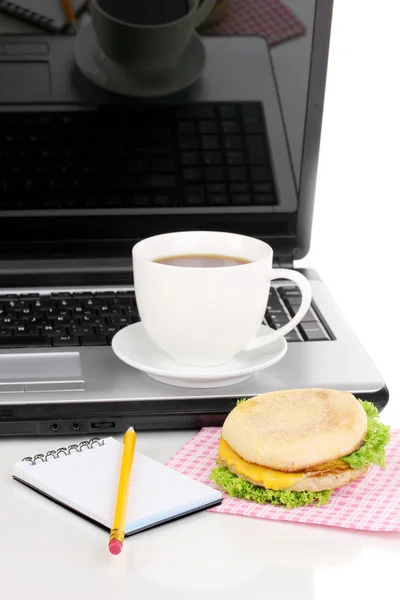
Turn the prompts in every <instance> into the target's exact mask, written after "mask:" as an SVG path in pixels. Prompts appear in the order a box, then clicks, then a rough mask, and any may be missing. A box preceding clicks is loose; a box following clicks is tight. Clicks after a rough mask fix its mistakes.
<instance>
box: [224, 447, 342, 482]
mask: <svg viewBox="0 0 400 600" xmlns="http://www.w3.org/2000/svg"><path fill="white" fill-rule="evenodd" d="M219 457H220V459H221V460H223V461H224V463H225V464H226V465H227V467H228V468H229V469H230V470H231V471H232V472H233V473H236V474H237V475H241V476H242V477H243V478H245V479H248V480H249V481H251V482H252V483H254V485H261V486H263V487H265V488H267V489H270V490H286V489H288V488H290V487H291V486H292V485H294V484H295V483H296V482H297V481H300V479H303V478H304V477H313V476H318V475H325V474H326V473H327V472H330V473H338V472H340V471H345V470H346V469H348V468H349V465H348V464H347V463H346V462H345V461H343V460H340V458H338V459H336V460H332V461H330V462H327V463H325V464H323V465H320V466H318V467H312V468H310V469H306V470H305V471H300V472H297V473H287V472H284V471H275V470H274V469H269V468H268V467H263V466H262V465H256V464H254V463H249V462H247V461H246V460H244V459H243V458H241V457H240V456H239V454H237V453H236V452H235V451H234V450H233V449H232V448H231V447H230V446H229V444H228V443H227V442H226V441H225V440H224V439H223V438H221V439H220V442H219Z"/></svg>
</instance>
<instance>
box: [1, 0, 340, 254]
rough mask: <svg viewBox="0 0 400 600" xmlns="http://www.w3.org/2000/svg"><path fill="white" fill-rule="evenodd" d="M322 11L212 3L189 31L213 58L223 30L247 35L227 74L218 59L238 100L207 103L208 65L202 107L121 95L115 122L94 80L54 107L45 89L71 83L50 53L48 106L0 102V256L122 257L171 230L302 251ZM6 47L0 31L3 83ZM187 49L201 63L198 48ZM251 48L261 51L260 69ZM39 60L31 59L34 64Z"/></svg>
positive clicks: (324, 6) (305, 6) (322, 59)
mask: <svg viewBox="0 0 400 600" xmlns="http://www.w3.org/2000/svg"><path fill="white" fill-rule="evenodd" d="M330 11H331V2H326V1H325V0H301V2H299V1H298V0H268V1H266V0H217V2H216V5H215V7H214V9H213V11H212V12H211V14H210V15H209V16H208V17H207V18H206V20H205V21H203V22H202V24H201V26H200V28H199V29H198V35H199V37H200V39H201V38H203V37H204V43H205V44H206V45H207V44H208V43H209V42H208V41H207V40H208V38H210V39H211V38H213V39H215V38H218V40H217V43H216V44H215V43H214V42H212V43H213V44H214V46H212V50H210V52H212V53H214V54H212V56H213V57H215V58H218V56H220V53H218V48H219V47H221V46H218V44H220V43H223V40H226V42H227V43H232V40H230V39H229V38H231V36H239V37H242V38H243V39H244V38H247V39H248V40H251V38H252V36H257V38H259V41H258V45H257V44H256V45H254V48H253V47H252V46H251V45H250V41H249V42H248V45H247V46H246V45H243V46H242V47H243V52H242V55H241V57H240V60H238V63H237V71H236V72H235V70H234V69H235V65H234V64H229V68H228V63H226V69H225V68H224V66H223V62H222V59H221V63H218V65H220V64H221V66H220V67H218V68H220V73H219V75H220V79H221V84H220V86H221V89H222V90H223V87H222V86H223V85H224V83H223V82H224V81H225V84H226V89H227V90H229V89H230V87H229V85H230V84H229V81H228V79H229V77H230V78H231V80H232V81H233V80H234V81H235V86H236V88H235V87H234V86H233V87H232V86H231V87H232V89H236V90H237V89H240V88H241V89H242V90H243V101H241V96H240V93H239V94H238V93H237V92H236V95H235V94H234V93H233V95H232V97H230V95H229V92H226V96H224V95H223V93H220V94H219V95H218V94H217V95H216V96H215V99H214V97H213V95H212V93H211V92H209V90H208V91H207V86H206V85H203V84H202V83H201V77H203V78H204V77H206V74H207V68H210V67H206V69H205V70H204V73H205V75H204V73H203V74H202V75H201V76H200V80H199V81H196V84H195V87H194V88H193V89H200V90H201V93H200V99H201V102H198V98H197V97H196V96H195V95H194V96H192V99H193V98H194V100H195V104H196V107H195V109H193V108H192V109H191V110H192V112H187V108H188V107H187V104H186V102H187V100H185V101H183V100H180V98H181V96H179V94H178V95H177V96H174V95H172V96H171V97H172V101H171V100H170V98H168V100H167V102H166V103H165V106H168V110H167V111H166V112H165V113H164V112H163V108H162V107H161V106H160V105H163V104H164V103H163V100H162V94H161V101H159V99H158V100H156V105H155V106H154V105H153V104H152V103H151V102H150V101H147V100H146V99H145V100H144V101H143V98H142V99H140V100H139V101H137V98H135V99H132V98H130V97H129V94H126V95H125V97H122V96H121V95H120V94H119V95H118V102H120V104H121V110H123V111H125V113H124V114H125V116H124V119H125V120H124V127H123V128H121V123H119V124H118V127H117V126H116V125H115V123H116V119H117V118H118V115H120V114H122V113H121V112H120V110H119V108H118V103H117V108H115V105H114V102H113V101H110V102H109V98H113V97H114V96H113V95H109V96H105V98H106V100H105V101H104V98H103V97H102V96H101V91H100V87H101V85H99V86H97V91H96V92H93V90H94V87H93V85H92V84H93V81H92V82H91V83H90V84H89V85H92V87H89V85H88V82H86V83H85V85H87V86H88V87H87V89H88V92H87V94H88V95H87V96H86V97H85V92H82V93H81V98H80V102H75V103H74V102H72V101H69V102H68V104H67V103H62V102H61V101H60V98H59V97H57V93H60V92H58V91H57V89H56V87H57V85H58V86H60V89H61V88H62V87H63V86H64V88H66V87H67V83H68V85H71V88H70V89H73V86H74V82H72V84H71V82H69V77H67V78H66V81H64V82H63V84H62V85H61V84H60V83H59V81H60V77H59V75H57V77H56V74H55V71H57V70H58V71H60V70H61V71H62V69H61V67H60V65H58V66H57V67H55V66H54V65H55V63H54V60H55V59H54V55H55V51H54V52H53V50H52V51H51V52H53V54H52V55H51V57H50V60H49V64H50V67H49V68H50V70H51V79H50V80H49V86H50V87H49V89H50V90H52V93H53V96H54V103H53V104H52V102H51V101H50V102H49V101H48V98H47V99H46V103H44V102H43V103H42V104H41V102H40V97H39V96H40V93H39V92H38V99H37V101H36V100H35V101H33V102H32V98H30V102H29V106H27V107H25V108H24V107H22V108H21V107H19V108H18V110H17V111H15V106H16V104H17V102H14V103H11V102H10V103H9V105H8V106H7V105H6V103H5V102H3V105H1V102H0V122H1V126H0V156H1V161H2V162H1V165H0V224H1V225H2V236H1V237H2V239H1V241H0V260H8V259H25V258H27V257H30V258H38V259H39V258H40V259H41V258H54V259H58V258H65V257H68V258H70V257H73V258H74V257H75V258H82V257H90V258H99V257H105V256H106V257H120V256H129V255H130V251H131V247H132V245H133V244H134V243H135V242H136V241H138V240H139V239H141V238H143V237H147V236H150V235H154V234H158V233H163V232H165V231H174V230H179V229H219V230H228V231H236V232H240V233H244V234H248V235H254V236H256V237H260V238H263V239H265V240H267V241H269V242H270V243H271V244H272V245H273V246H274V248H275V250H276V251H277V252H279V250H280V248H281V247H285V249H289V251H292V250H294V249H295V248H299V247H301V246H302V247H303V248H304V249H306V248H307V244H308V241H309V236H310V221H311V212H312V205H313V198H314V186H315V178H316V168H317V162H318V147H319V136H320V128H321V120H322V108H323V95H324V86H325V74H326V63H327V53H328V45H329V31H330V18H331V14H330ZM78 35H79V34H78ZM206 38H207V39H206ZM260 38H261V40H262V44H263V45H264V46H265V47H261V45H260V44H261V42H260ZM6 41H7V40H6ZM66 43H67V41H65V42H64V44H66ZM68 43H71V42H70V41H69V40H68ZM53 45H54V43H53ZM8 46H10V47H11V45H10V44H6V43H5V42H4V40H3V41H2V39H1V37H0V67H1V68H2V69H3V71H4V72H5V73H6V76H7V77H8V78H9V80H10V81H12V78H13V77H14V78H15V77H16V74H17V70H13V69H11V67H10V59H9V58H8V57H6V56H5V54H6V49H7V47H8ZM50 47H51V48H53V46H51V41H50ZM70 47H71V46H70ZM226 47H227V46H226ZM199 48H200V49H199ZM210 48H211V46H210ZM239 48H240V47H239V46H237V51H238V52H239V51H240V50H239ZM192 50H193V54H192V56H195V53H196V52H198V53H199V58H198V60H199V61H201V47H200V46H199V47H198V48H197V50H196V45H194V46H193V49H192ZM57 51H58V50H57ZM245 53H247V54H248V56H244V54H245ZM252 53H253V54H252ZM257 53H258V54H260V53H264V56H265V58H264V60H265V65H266V66H265V71H264V70H263V69H264V67H263V66H260V65H261V64H262V63H261V62H260V61H258V59H257V56H258V54H257ZM260 55H261V54H260ZM210 56H211V54H209V55H208V58H209V57H210ZM238 56H239V55H238ZM253 56H254V58H253ZM6 59H7V60H6ZM12 60H13V61H14V62H15V57H13V59H12ZM44 60H45V59H44V57H43V56H42V57H40V60H39V59H38V57H36V58H35V68H36V69H37V67H38V65H44V64H45V62H43V61H44ZM57 60H61V59H60V58H58V59H57ZM193 60H194V58H193ZM225 60H227V59H225ZM246 60H247V63H246ZM51 61H53V63H52V62H51ZM241 61H242V62H241ZM214 62H215V65H216V64H217V60H215V61H214ZM228 62H229V61H228ZM233 62H234V61H233ZM20 64H21V65H22V64H23V65H24V68H25V69H26V68H27V67H26V63H25V62H24V63H23V62H21V63H20ZM246 64H247V66H248V68H247V72H243V65H246ZM215 65H214V70H215V69H217V66H215ZM252 66H254V69H252ZM32 68H33V65H32ZM42 68H44V66H43V67H42ZM104 68H105V67H104ZM14 69H15V65H14ZM256 69H258V70H257V71H255V70H256ZM81 71H82V69H81ZM225 71H226V72H225ZM0 72H1V71H0ZM49 72H50V71H49ZM182 72H183V67H182ZM269 72H270V75H268V73H269ZM229 73H230V75H229ZM217 75H218V74H217ZM74 77H77V78H78V77H82V72H80V73H75V72H74ZM224 77H225V80H224ZM268 77H270V79H268ZM217 78H218V77H217ZM17 79H18V81H19V86H21V78H19V77H17ZM67 79H68V81H67ZM257 81H259V82H261V84H260V86H259V89H260V90H262V84H263V82H264V87H265V88H267V87H269V91H268V90H267V91H268V93H271V94H272V95H271V96H270V98H271V99H272V100H271V103H270V104H268V93H266V94H265V98H261V95H262V94H261V95H260V96H257V94H256V93H254V94H253V95H252V92H251V91H250V92H249V91H248V90H249V89H250V90H251V89H252V87H251V86H252V85H253V87H254V90H256V89H257V85H256V84H255V82H257ZM252 82H253V83H252ZM115 85H118V82H117V84H115ZM196 85H197V88H196ZM202 85H203V88H201V86H202ZM214 87H215V86H214ZM272 87H273V88H274V89H273V90H272ZM210 88H212V86H210ZM30 89H31V90H32V89H33V88H32V86H31V88H30ZM82 89H86V88H82ZM190 89H191V88H190ZM246 90H247V92H248V93H247V96H246V93H245V91H246ZM108 91H110V90H108ZM111 91H115V90H111ZM139 91H140V93H141V94H142V95H143V89H140V90H139ZM47 93H48V92H47ZM65 93H66V92H65ZM207 93H208V96H207ZM93 94H98V95H99V98H101V101H100V102H99V105H101V106H102V109H105V110H104V112H103V113H101V116H99V111H98V110H93V106H92V104H93V103H90V104H88V102H89V100H91V98H92V97H94V96H93ZM201 94H203V96H204V102H203V96H202V95H201ZM66 97H67V96H66ZM187 97H188V98H189V104H190V94H189V96H187ZM175 98H177V99H175ZM182 98H183V96H182ZM185 98H186V97H185ZM275 99H276V106H275V104H274V102H275ZM0 100H1V98H0ZM82 100H83V102H82ZM108 103H110V105H111V110H107V104H108ZM32 106H34V110H31V107H32ZM77 106H78V107H79V110H78V111H77V110H74V109H75V108H76V107H77ZM199 106H200V108H199ZM10 107H11V108H10ZM54 109H55V110H54ZM82 109H83V110H82ZM127 110H128V111H129V115H128V113H127V112H126V111H127ZM141 110H145V111H146V112H145V113H142V112H140V111H141ZM113 111H114V112H113ZM138 111H139V112H138ZM152 111H153V112H152ZM154 111H156V112H154ZM193 111H194V112H193ZM196 111H197V112H196ZM274 111H275V112H274ZM132 114H134V115H136V116H133V117H132ZM138 115H139V117H138ZM160 115H162V116H160ZM132 119H133V120H132ZM155 122H156V125H155V124H154V123H155ZM152 123H153V126H152ZM277 123H278V125H277ZM280 123H281V128H280V125H279V124H280ZM113 127H114V130H117V129H118V132H119V133H118V136H117V135H116V134H115V133H114V130H113ZM133 146H134V150H135V154H134V155H133V154H132V147H133ZM138 181H139V182H140V183H139V184H138ZM292 196H293V199H292Z"/></svg>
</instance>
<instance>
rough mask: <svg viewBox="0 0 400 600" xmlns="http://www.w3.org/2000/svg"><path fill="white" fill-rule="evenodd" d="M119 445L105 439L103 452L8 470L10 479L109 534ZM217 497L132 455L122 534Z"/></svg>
mask: <svg viewBox="0 0 400 600" xmlns="http://www.w3.org/2000/svg"><path fill="white" fill-rule="evenodd" d="M122 450H123V445H122V444H121V443H120V442H117V441H116V440H114V439H113V438H107V439H106V440H105V443H104V445H103V446H94V447H93V448H92V449H83V450H82V452H79V453H71V454H70V455H69V456H61V457H60V458H59V459H55V460H53V459H49V460H48V461H47V462H43V463H42V462H38V463H37V464H36V465H31V464H30V463H29V462H20V463H17V464H16V465H14V469H13V475H14V476H15V477H18V478H19V479H21V480H22V481H25V482H26V483H28V484H30V485H32V486H34V487H36V488H37V489H39V490H41V491H42V492H44V493H45V494H48V495H49V496H51V497H53V498H54V499H56V500H58V501H59V502H61V503H63V504H66V505H67V506H70V507H71V508H73V509H75V510H76V511H78V512H80V513H81V514H83V515H85V516H87V517H89V518H90V519H93V520H94V521H97V522H98V523H101V524H102V525H104V526H106V527H108V528H109V529H111V527H112V522H113V518H114V509H115V501H116V495H117V489H118V479H119V470H120V465H121V456H122ZM220 498H221V494H220V492H219V491H217V490H214V489H212V488H211V487H208V486H207V485H204V484H202V483H199V482H197V481H194V480H193V479H191V478H189V477H187V476H186V475H182V474H181V473H178V472H177V471H174V470H173V469H170V468H168V467H166V466H164V465H163V464H161V463H158V462H156V461H154V460H152V459H150V458H149V457H147V456H143V455H141V454H139V453H136V454H135V458H134V463H133V467H132V476H131V486H130V497H129V508H128V512H127V519H126V533H131V532H134V531H135V530H138V529H142V528H146V527H148V526H150V525H152V524H155V523H158V522H161V521H164V520H168V519H170V518H173V517H175V516H178V515H180V514H184V513H186V512H190V511H193V510H197V509H199V508H201V507H202V506H206V505H208V504H212V503H213V502H217V501H218V500H219V499H220Z"/></svg>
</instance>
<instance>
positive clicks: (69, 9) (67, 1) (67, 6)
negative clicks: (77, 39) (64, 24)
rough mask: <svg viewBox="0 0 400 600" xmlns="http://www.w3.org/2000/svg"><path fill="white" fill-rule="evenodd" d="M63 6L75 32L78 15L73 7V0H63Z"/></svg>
mask: <svg viewBox="0 0 400 600" xmlns="http://www.w3.org/2000/svg"><path fill="white" fill-rule="evenodd" d="M61 2H62V5H63V8H64V12H65V16H66V17H67V20H68V23H69V24H70V26H71V28H72V30H73V31H74V32H75V31H76V29H77V27H76V17H75V13H74V9H73V7H72V3H71V0H61Z"/></svg>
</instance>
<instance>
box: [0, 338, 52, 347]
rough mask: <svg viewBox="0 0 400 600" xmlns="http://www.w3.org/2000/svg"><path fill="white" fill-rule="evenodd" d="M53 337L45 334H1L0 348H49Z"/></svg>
mask: <svg viewBox="0 0 400 600" xmlns="http://www.w3.org/2000/svg"><path fill="white" fill-rule="evenodd" d="M48 346H51V339H50V338H49V337H47V336H44V335H25V336H24V335H18V336H15V337H11V336H4V337H3V336H1V337H0V348H47V347H48Z"/></svg>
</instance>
